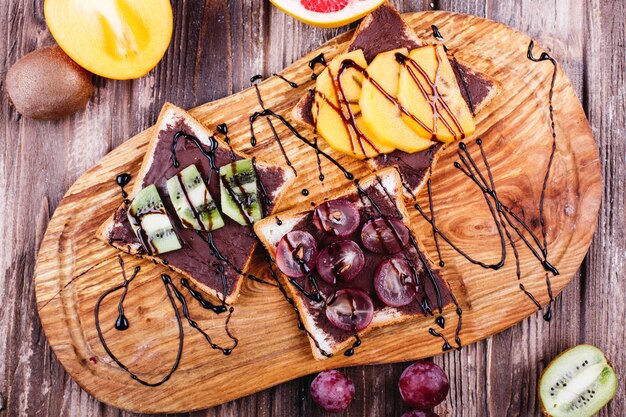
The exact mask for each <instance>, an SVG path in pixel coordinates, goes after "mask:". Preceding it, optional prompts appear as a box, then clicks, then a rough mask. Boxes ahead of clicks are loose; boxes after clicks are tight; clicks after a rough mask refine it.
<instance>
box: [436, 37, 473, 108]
mask: <svg viewBox="0 0 626 417" xmlns="http://www.w3.org/2000/svg"><path fill="white" fill-rule="evenodd" d="M431 28H432V30H433V36H434V37H435V39H437V40H438V41H440V42H443V40H444V39H443V35H442V34H441V32H440V31H439V28H438V27H437V26H435V25H432V26H431ZM443 49H444V51H446V53H447V54H448V58H450V64H451V65H452V66H453V67H454V70H455V72H456V74H457V75H458V76H459V77H458V78H460V79H461V87H462V88H463V91H464V92H465V98H466V99H467V105H468V107H469V109H470V111H471V112H472V116H476V110H475V109H474V102H473V101H472V95H471V94H470V91H469V83H468V82H467V77H466V76H465V71H461V67H460V65H461V64H459V61H458V60H457V59H456V56H455V55H454V52H450V50H449V49H448V47H447V46H446V45H443Z"/></svg>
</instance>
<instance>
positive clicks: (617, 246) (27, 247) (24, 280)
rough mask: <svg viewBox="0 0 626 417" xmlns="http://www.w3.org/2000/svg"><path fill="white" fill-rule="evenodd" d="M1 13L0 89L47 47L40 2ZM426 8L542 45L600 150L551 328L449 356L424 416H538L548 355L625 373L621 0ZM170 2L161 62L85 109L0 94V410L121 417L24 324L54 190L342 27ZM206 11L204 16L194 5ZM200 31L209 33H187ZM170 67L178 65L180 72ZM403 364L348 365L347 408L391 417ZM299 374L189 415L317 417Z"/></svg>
mask: <svg viewBox="0 0 626 417" xmlns="http://www.w3.org/2000/svg"><path fill="white" fill-rule="evenodd" d="M393 3H394V4H395V5H396V6H398V7H399V8H400V10H402V11H416V10H426V9H427V8H428V7H429V2H427V1H409V0H407V1H393ZM3 4H4V5H5V7H4V8H3V9H2V11H0V39H2V41H0V55H1V56H2V62H1V63H0V87H3V85H2V84H1V83H2V82H3V76H2V75H3V74H4V73H5V72H6V69H7V68H8V67H9V66H10V65H11V64H12V63H13V62H15V60H17V58H19V57H20V56H22V55H24V54H25V53H27V52H30V51H32V50H33V49H35V48H37V47H39V46H44V45H48V44H50V43H51V42H52V40H51V37H50V35H49V33H48V32H47V30H46V27H45V23H44V22H43V13H42V10H41V3H40V2H30V1H25V0H16V1H10V2H9V1H3ZM433 5H434V7H436V8H441V9H446V10H452V11H459V12H471V13H476V14H478V15H480V16H486V17H489V18H492V19H495V20H498V21H502V22H504V23H507V24H509V25H511V26H513V27H515V28H518V29H520V30H522V31H524V32H526V33H528V34H529V35H531V36H532V37H533V38H535V39H537V40H539V42H540V43H541V44H542V45H544V46H546V47H548V49H549V50H551V51H552V52H553V54H554V55H555V57H556V58H557V59H559V61H560V63H561V65H562V66H563V67H564V68H565V70H566V72H567V74H568V76H569V78H570V79H571V80H572V83H573V84H574V87H575V89H576V92H577V94H578V96H579V97H580V98H581V100H582V102H583V106H584V108H585V110H586V112H587V114H588V115H589V119H590V122H591V125H592V128H593V130H594V134H595V136H596V139H597V140H598V142H599V148H600V154H601V157H602V159H601V160H602V164H603V175H604V178H605V184H606V189H605V193H604V195H603V210H602V211H601V213H600V222H599V230H598V233H597V234H596V237H595V241H594V244H593V245H592V248H591V251H590V255H589V257H588V258H587V260H586V261H585V263H584V264H583V267H582V269H581V272H580V274H579V275H578V276H577V277H576V280H575V284H573V285H569V286H568V288H567V290H566V291H565V292H564V293H563V294H562V295H561V296H560V297H559V298H558V301H557V310H556V319H555V320H553V321H552V322H551V323H549V324H548V323H544V322H543V321H542V320H541V319H540V318H531V319H529V320H526V321H524V322H523V323H521V324H519V325H517V326H515V327H513V328H512V329H510V330H507V331H506V332H504V333H501V334H499V335H497V336H495V337H492V338H489V339H488V340H486V341H484V342H479V343H477V344H474V345H472V346H469V347H467V348H465V349H464V350H463V351H461V352H454V353H452V354H448V355H445V356H440V357H437V358H435V361H436V362H438V363H440V364H442V365H443V366H444V367H445V368H446V371H447V372H448V374H449V375H450V378H451V382H452V392H451V395H450V397H449V399H448V401H446V403H445V404H444V405H443V406H442V407H440V409H439V413H440V414H441V415H442V416H467V417H469V416H472V417H473V416H476V415H480V416H492V417H496V416H497V417H500V416H530V415H533V416H537V415H538V414H539V413H538V407H537V403H536V398H535V383H536V380H537V377H538V374H539V373H540V372H541V369H542V368H543V367H544V366H545V364H546V363H547V361H549V360H550V359H551V358H552V357H554V356H555V355H556V354H557V353H558V352H559V351H561V350H562V349H564V348H566V347H569V346H571V345H573V344H576V343H580V342H583V341H586V342H591V343H595V344H597V345H598V346H599V347H601V348H603V349H604V350H605V351H607V353H608V355H609V357H611V359H612V360H613V362H614V363H615V364H616V367H617V369H618V372H619V373H620V374H621V375H623V374H622V372H623V369H624V366H625V363H624V355H623V354H622V353H621V349H620V347H621V346H623V345H624V344H625V343H626V334H624V332H621V331H620V330H619V329H622V328H623V327H624V322H623V320H624V316H625V314H624V304H623V300H624V298H625V297H626V283H625V281H624V280H623V279H620V272H622V271H623V268H624V262H625V259H626V237H625V236H624V230H625V222H624V217H623V212H624V203H625V199H626V193H625V192H626V190H625V189H624V182H623V176H624V172H625V170H626V169H625V164H626V161H625V160H624V155H625V154H626V150H625V148H624V141H623V140H622V139H623V137H624V130H623V129H624V125H625V120H624V118H625V117H626V116H625V115H626V111H625V109H624V103H626V97H625V94H626V93H625V89H624V80H623V74H624V72H625V71H624V65H625V64H624V61H625V60H624V43H625V42H626V34H625V33H624V26H623V21H622V20H621V16H623V15H624V4H623V3H622V2H621V1H620V0H612V1H603V2H600V1H595V0H594V1H585V2H583V1H582V0H568V1H556V0H554V1H547V2H537V1H534V0H523V1H512V0H511V1H508V0H507V1H493V0H488V1H471V0H454V1H434V2H433ZM174 6H175V19H176V28H177V32H176V37H175V38H174V39H173V41H172V45H171V47H170V50H169V51H168V54H167V55H166V58H165V60H164V61H163V62H162V63H161V64H160V65H159V66H158V67H157V68H156V69H155V71H153V72H152V73H150V74H149V75H148V76H147V77H145V78H143V79H141V80H137V81H133V82H116V81H110V80H102V79H98V78H96V80H95V82H96V86H97V91H96V94H95V96H94V99H93V100H92V103H91V104H90V106H89V108H88V109H87V110H86V111H85V112H82V113H79V114H78V115H76V116H74V117H72V118H69V119H65V120H62V121H59V122H46V123H42V122H35V121H30V120H27V119H23V118H21V117H19V116H18V115H17V114H16V113H15V112H14V111H13V109H12V108H11V107H10V106H9V104H8V102H7V101H6V99H4V98H3V101H2V103H1V107H0V109H1V110H0V123H1V126H2V133H3V138H4V139H3V141H2V142H0V150H1V152H0V160H1V161H2V163H1V164H0V167H1V168H2V170H1V171H2V174H1V175H0V185H1V187H0V197H2V198H1V199H0V201H1V202H2V205H1V206H0V211H1V213H2V216H0V227H2V230H3V231H4V236H5V239H6V240H7V242H10V243H9V244H5V245H2V247H0V266H2V269H3V270H4V279H3V280H0V295H1V296H2V299H3V303H2V304H1V305H0V335H2V337H0V357H2V358H3V360H2V361H0V393H2V395H3V396H4V398H5V399H6V402H5V403H6V407H7V411H5V412H4V415H7V416H18V415H19V416H22V415H25V416H74V415H80V416H86V415H89V416H130V415H131V413H126V412H121V411H119V410H116V409H114V408H112V407H109V406H105V405H103V404H101V403H99V402H98V401H96V400H95V399H94V398H93V397H91V396H89V395H88V394H86V393H85V392H84V391H82V390H81V389H80V388H79V387H78V386H77V384H76V383H75V382H74V381H73V380H72V379H71V378H69V377H68V376H67V374H66V373H65V372H64V371H63V369H62V367H61V366H60V364H59V363H58V361H57V360H56V358H55V357H54V355H53V354H52V353H51V351H50V349H49V348H48V346H47V343H46V339H45V337H44V335H43V333H42V331H41V326H40V324H39V322H38V317H37V314H36V309H35V304H34V288H33V285H32V279H31V277H32V273H33V266H34V255H35V253H36V250H37V248H38V246H39V242H40V241H41V239H42V237H43V231H44V230H45V227H46V224H47V222H48V219H49V216H50V214H51V212H52V211H53V210H54V207H56V205H57V204H58V202H59V201H60V199H61V197H62V196H63V194H64V192H65V191H66V190H67V188H68V187H69V185H70V184H71V183H73V182H74V180H75V179H76V178H77V177H78V176H79V175H80V174H82V173H83V172H84V171H85V170H86V169H88V168H89V167H91V166H92V165H93V164H95V163H96V162H97V161H98V160H99V159H100V158H101V157H102V156H103V155H104V154H105V153H106V152H108V151H109V150H110V149H112V148H113V147H115V146H117V145H119V144H120V143H122V142H123V141H124V140H125V139H126V138H128V137H130V136H131V135H132V134H134V133H136V132H138V131H141V130H142V129H145V128H146V127H148V126H150V124H151V123H153V122H154V119H155V117H156V115H157V114H158V111H159V109H160V107H161V105H162V104H163V102H164V101H165V100H171V101H173V102H175V103H177V104H179V105H181V106H183V107H193V106H194V105H197V104H198V103H202V102H206V101H209V100H212V99H217V98H219V97H223V96H225V95H226V94H229V93H231V92H236V91H239V90H241V89H242V88H243V87H244V86H246V85H247V79H248V78H249V76H250V75H252V74H254V73H258V72H261V73H264V74H271V72H273V71H277V70H280V69H281V68H283V67H284V66H285V65H286V64H289V63H290V62H291V61H292V60H294V59H296V58H297V57H299V56H301V55H302V54H303V53H305V52H308V51H310V50H313V49H314V48H315V47H317V46H318V45H320V44H321V43H322V42H323V41H325V40H327V39H330V38H331V37H332V36H334V35H335V34H337V33H338V32H341V31H343V30H345V29H339V30H321V29H315V28H311V27H308V26H306V25H303V24H301V23H299V22H296V21H294V20H293V19H291V18H289V17H287V16H284V15H283V14H282V13H280V12H279V11H277V10H275V9H273V8H272V7H271V6H269V4H267V3H264V2H260V1H258V2H257V1H252V2H250V1H243V2H230V4H228V5H227V4H226V2H220V1H211V2H190V1H180V2H178V1H177V2H175V4H174ZM209 7H212V8H214V10H216V11H212V12H209V11H208V9H209ZM205 10H206V11H205ZM243 22H246V25H243ZM203 25H208V27H206V28H205V29H204V31H203V32H201V31H200V30H199V29H200V28H201V27H203ZM209 45H210V47H209ZM270 51H271V53H270ZM182 60H184V61H185V65H181V64H180V62H181V61H182ZM214 71H222V74H224V73H227V74H228V77H229V78H228V82H224V80H220V82H219V83H209V82H207V77H211V78H210V80H211V81H215V78H214V76H212V75H211V74H213V73H214ZM620 77H621V78H620ZM0 89H3V88H0ZM114 119H115V123H113V122H112V121H113V120H114ZM51 145H52V146H51ZM30 149H45V150H46V152H29V150H30ZM33 178H35V179H36V180H33ZM511 351H513V353H514V354H513V355H511ZM405 366H406V364H394V365H380V366H367V367H354V368H349V369H347V370H346V372H347V373H348V374H349V375H350V376H351V377H352V378H353V380H354V381H355V384H356V386H357V392H359V393H360V395H357V397H356V398H355V402H354V403H353V406H352V407H351V408H350V410H349V411H348V412H347V413H346V415H350V416H365V415H368V416H399V415H400V414H401V413H402V411H403V410H404V409H405V408H404V406H403V405H402V402H401V399H400V398H399V394H398V392H397V389H396V384H397V379H398V377H399V375H400V373H401V371H402V369H403V368H404V367H405ZM311 378H312V377H304V378H301V379H299V380H295V381H291V382H289V383H285V384H281V385H279V386H277V387H274V388H272V389H269V390H266V391H263V392H260V393H258V394H255V395H252V396H249V397H246V398H243V399H240V400H237V401H235V402H232V403H229V404H225V405H223V406H219V407H215V408H212V409H210V410H207V411H204V412H197V413H193V415H194V416H215V417H217V416H219V417H222V416H264V417H267V416H322V415H325V414H324V413H323V412H321V411H320V410H319V409H318V408H316V407H314V406H313V405H312V404H311V400H310V397H309V396H308V384H309V383H310V380H311ZM625 401H626V399H625V396H624V395H623V391H621V392H620V393H618V396H617V397H616V399H615V400H614V401H613V403H612V404H611V405H609V407H607V408H606V409H605V410H603V411H602V412H601V413H600V416H615V415H621V414H623V413H624V410H626V402H625ZM0 415H2V413H0ZM181 415H182V414H181ZM184 415H189V414H184Z"/></svg>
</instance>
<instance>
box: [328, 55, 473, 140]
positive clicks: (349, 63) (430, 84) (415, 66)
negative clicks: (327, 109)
mask: <svg viewBox="0 0 626 417" xmlns="http://www.w3.org/2000/svg"><path fill="white" fill-rule="evenodd" d="M434 51H435V56H436V58H437V63H438V65H437V70H436V74H435V79H434V81H431V79H430V77H429V76H428V74H427V73H426V71H425V70H424V69H423V68H422V67H421V66H420V65H419V63H418V62H416V61H415V60H413V59H412V58H411V57H409V56H406V55H404V54H401V53H396V54H395V59H396V61H397V62H398V63H399V64H400V65H402V66H403V67H404V68H405V69H406V70H407V72H408V73H409V75H410V76H411V79H412V80H413V82H414V83H415V85H416V86H417V87H418V88H419V90H420V93H421V94H422V96H423V97H424V99H425V100H426V102H427V103H428V104H429V106H430V108H431V110H432V113H433V128H430V127H429V126H427V125H426V124H425V123H424V122H423V121H422V120H421V119H419V118H418V117H417V116H415V115H414V114H413V113H411V112H410V111H409V110H408V109H407V108H406V107H404V106H403V105H402V104H401V103H400V102H399V101H398V99H397V98H396V97H394V96H393V95H392V94H390V93H389V92H387V91H386V90H385V89H384V88H383V87H382V86H381V85H380V84H379V83H378V82H377V81H376V80H375V79H373V78H372V77H371V76H370V75H369V73H368V72H367V70H366V69H365V68H363V67H362V66H360V65H358V64H357V63H356V62H354V61H353V60H351V59H346V60H344V61H342V63H341V67H340V70H339V73H338V76H337V78H338V79H341V75H342V74H343V72H344V71H346V70H347V69H348V68H353V69H355V70H356V71H358V72H360V73H361V74H362V75H363V77H364V78H365V79H366V80H368V81H369V82H370V83H371V84H372V85H373V86H374V87H375V88H376V89H377V90H378V91H379V92H380V93H381V95H382V96H383V97H384V98H385V99H386V100H387V101H389V102H391V103H392V104H393V105H394V106H396V108H397V109H398V110H399V111H400V112H401V113H402V114H404V115H405V116H407V117H409V118H410V119H411V120H413V121H414V122H415V123H417V124H418V125H419V126H420V127H421V128H422V129H424V130H425V131H426V132H427V133H428V134H430V135H431V136H432V140H433V141H436V140H437V130H438V129H437V128H438V122H439V121H441V123H442V124H443V125H444V127H445V128H446V129H447V130H448V131H449V132H450V133H451V134H452V135H453V136H454V138H455V139H459V138H460V139H462V138H464V137H465V134H464V133H463V128H462V126H461V124H460V122H459V120H458V118H457V117H456V116H455V114H454V113H453V112H452V110H451V109H450V108H449V106H448V104H447V103H446V102H445V100H443V98H442V96H441V94H440V93H439V86H438V81H439V74H440V68H441V63H442V59H441V56H440V54H439V50H438V49H436V48H435V49H434ZM417 74H419V75H420V76H421V77H422V79H423V80H424V81H423V82H422V80H421V79H420V78H418V76H417ZM339 84H341V83H339ZM431 95H432V97H431ZM440 106H441V107H442V108H443V110H444V112H445V113H446V114H447V115H448V116H449V118H450V119H451V120H452V123H453V124H454V125H455V127H456V130H455V129H454V128H453V127H452V126H451V125H450V123H449V122H448V120H446V118H444V117H442V114H441V112H440V111H439V107H440ZM347 109H348V111H349V112H350V114H352V112H351V110H350V107H349V106H347ZM457 130H458V132H457Z"/></svg>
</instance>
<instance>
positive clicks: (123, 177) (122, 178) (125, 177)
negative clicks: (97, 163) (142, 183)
mask: <svg viewBox="0 0 626 417" xmlns="http://www.w3.org/2000/svg"><path fill="white" fill-rule="evenodd" d="M131 178H132V177H131V176H130V174H128V173H126V172H124V173H122V174H120V175H118V176H117V177H116V178H115V183H116V184H117V185H118V186H119V187H120V189H121V192H122V198H124V199H125V198H127V197H128V193H127V192H126V190H124V187H126V186H127V185H128V183H129V182H130V180H131Z"/></svg>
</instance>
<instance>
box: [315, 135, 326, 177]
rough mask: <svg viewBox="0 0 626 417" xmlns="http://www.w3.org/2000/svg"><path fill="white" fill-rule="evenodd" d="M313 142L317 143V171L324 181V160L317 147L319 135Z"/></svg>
mask: <svg viewBox="0 0 626 417" xmlns="http://www.w3.org/2000/svg"><path fill="white" fill-rule="evenodd" d="M313 143H314V144H315V159H316V160H317V172H319V176H318V177H317V178H319V180H320V182H324V172H323V171H322V160H321V159H320V151H319V148H318V147H317V136H315V137H314V138H313Z"/></svg>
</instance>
